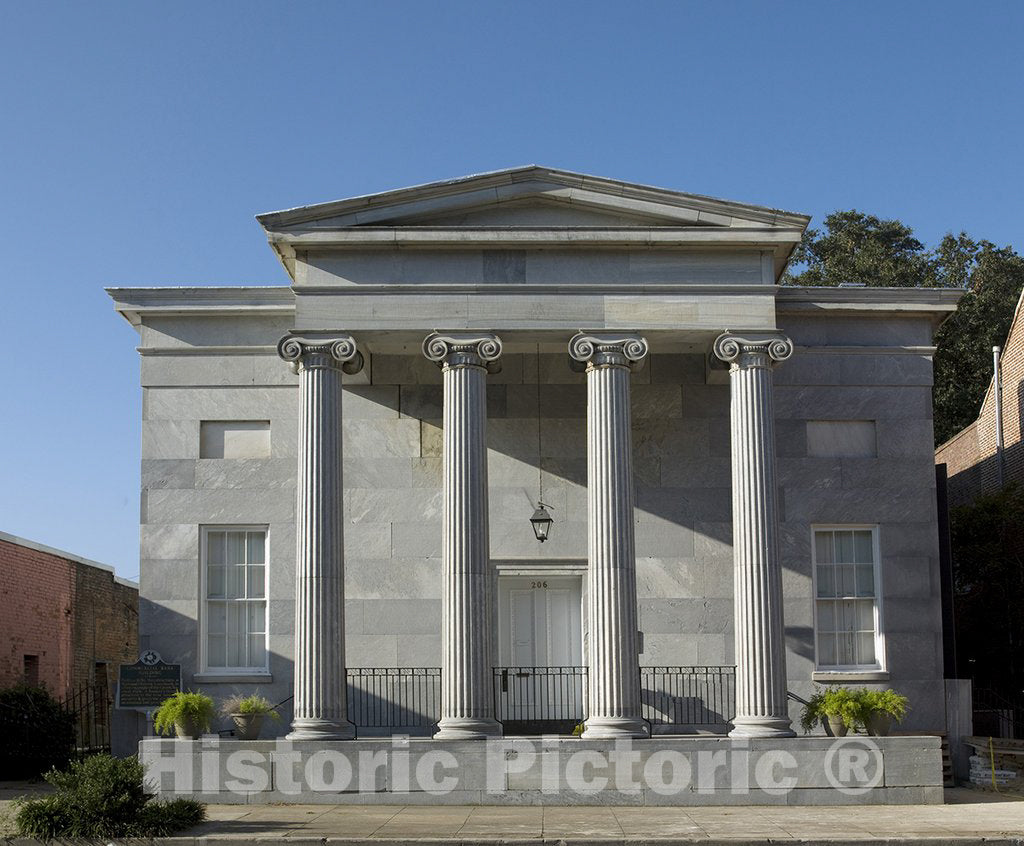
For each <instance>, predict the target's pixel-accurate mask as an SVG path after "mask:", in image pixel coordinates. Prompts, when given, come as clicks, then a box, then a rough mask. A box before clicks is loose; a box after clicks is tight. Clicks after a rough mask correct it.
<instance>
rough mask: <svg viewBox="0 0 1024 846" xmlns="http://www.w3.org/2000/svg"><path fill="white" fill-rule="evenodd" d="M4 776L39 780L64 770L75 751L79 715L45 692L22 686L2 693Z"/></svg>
mask: <svg viewBox="0 0 1024 846" xmlns="http://www.w3.org/2000/svg"><path fill="white" fill-rule="evenodd" d="M0 737H2V738H3V742H2V743H0V773H2V774H3V778H9V779H25V778H37V777H38V776H40V775H42V774H43V773H44V772H46V771H47V770H49V769H51V768H52V767H64V766H66V765H67V763H68V759H69V758H70V757H71V752H72V750H73V749H74V747H75V715H74V714H69V713H67V712H66V711H65V710H64V709H63V708H62V707H61V704H60V702H58V701H57V700H56V699H54V698H53V697H52V696H51V695H50V694H49V693H48V692H47V691H46V690H45V689H44V688H41V687H31V686H29V685H27V684H18V685H15V686H14V687H11V688H8V689H7V690H3V691H0Z"/></svg>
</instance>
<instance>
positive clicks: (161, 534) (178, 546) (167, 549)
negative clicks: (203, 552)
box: [139, 523, 199, 560]
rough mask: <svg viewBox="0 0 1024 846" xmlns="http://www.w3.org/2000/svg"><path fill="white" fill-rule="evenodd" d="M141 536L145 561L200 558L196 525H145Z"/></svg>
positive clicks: (142, 527)
mask: <svg viewBox="0 0 1024 846" xmlns="http://www.w3.org/2000/svg"><path fill="white" fill-rule="evenodd" d="M139 534H140V540H141V543H140V546H141V557H142V558H144V559H158V558H163V559H169V560H175V559H183V558H190V559H193V560H198V558H199V526H197V525H196V524H195V523H176V524H175V523H170V524H154V523H143V524H142V525H141V526H140V527H139Z"/></svg>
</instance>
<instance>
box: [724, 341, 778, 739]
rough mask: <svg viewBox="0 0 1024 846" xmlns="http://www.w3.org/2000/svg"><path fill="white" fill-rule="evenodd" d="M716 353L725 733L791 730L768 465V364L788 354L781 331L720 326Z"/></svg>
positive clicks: (771, 429)
mask: <svg viewBox="0 0 1024 846" xmlns="http://www.w3.org/2000/svg"><path fill="white" fill-rule="evenodd" d="M714 349H715V355H717V356H718V357H719V358H720V359H721V360H722V361H727V362H729V364H730V368H729V383H730V386H731V393H732V400H731V404H730V418H731V428H732V533H733V544H732V548H733V562H734V564H733V567H734V569H733V573H734V576H733V578H734V599H733V614H734V616H735V637H736V718H735V719H734V720H733V725H734V728H733V730H732V731H731V732H730V733H729V734H730V736H732V737H791V736H792V735H793V730H792V728H791V727H790V720H789V714H788V709H787V707H786V641H785V630H784V629H783V620H782V569H781V564H780V562H779V538H778V535H779V515H778V502H777V496H778V495H777V487H776V485H777V482H776V472H775V411H774V408H773V404H772V367H773V366H774V365H775V364H776V363H777V362H780V361H785V360H786V359H787V358H789V357H790V355H792V354H793V343H792V342H791V341H790V340H789V338H786V337H785V336H782V335H763V336H761V335H758V336H752V337H739V336H737V335H732V334H730V333H728V332H726V333H725V334H723V335H720V336H719V337H718V339H717V340H716V341H715V347H714Z"/></svg>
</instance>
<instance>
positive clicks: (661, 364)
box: [650, 353, 704, 385]
mask: <svg viewBox="0 0 1024 846" xmlns="http://www.w3.org/2000/svg"><path fill="white" fill-rule="evenodd" d="M650 371H651V384H652V385H703V384H704V356H702V355H700V354H699V353H692V354H690V353H687V354H683V353H669V354H665V353H657V354H652V355H651V357H650Z"/></svg>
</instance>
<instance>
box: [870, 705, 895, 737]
mask: <svg viewBox="0 0 1024 846" xmlns="http://www.w3.org/2000/svg"><path fill="white" fill-rule="evenodd" d="M864 727H865V728H866V729H867V730H868V734H870V735H871V736H872V737H888V736H889V730H890V729H891V728H892V715H891V714H887V713H886V712H885V711H872V712H871V714H870V715H869V716H868V718H867V720H865V721H864Z"/></svg>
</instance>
